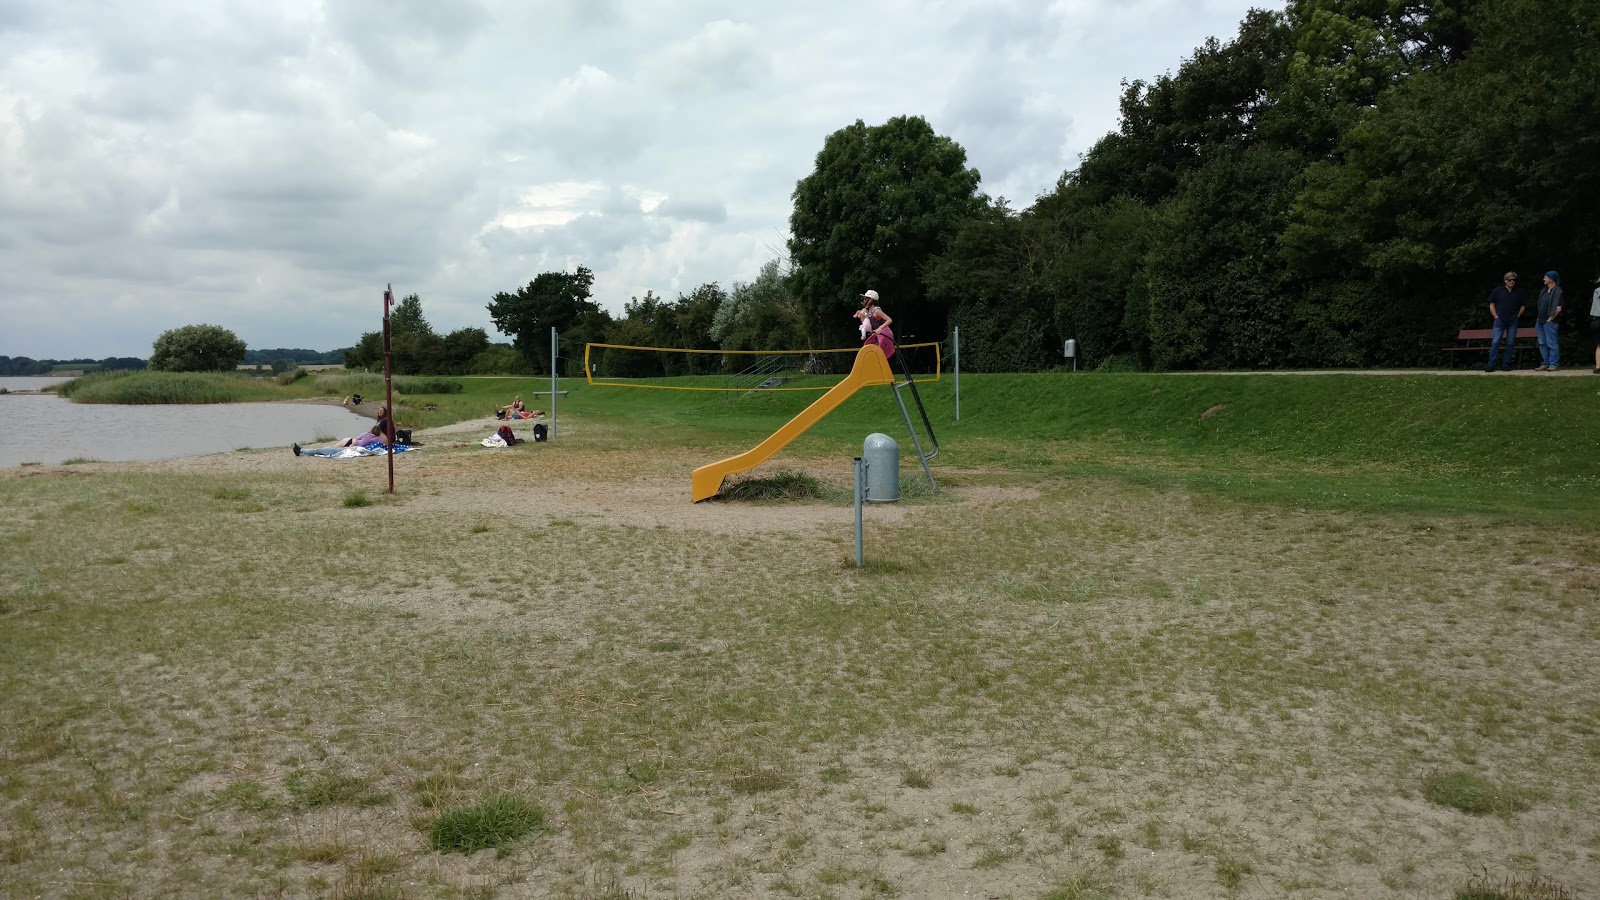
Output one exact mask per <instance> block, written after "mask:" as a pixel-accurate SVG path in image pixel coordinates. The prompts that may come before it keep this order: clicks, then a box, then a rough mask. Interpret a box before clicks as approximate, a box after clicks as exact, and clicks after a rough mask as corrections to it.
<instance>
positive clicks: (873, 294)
mask: <svg viewBox="0 0 1600 900" xmlns="http://www.w3.org/2000/svg"><path fill="white" fill-rule="evenodd" d="M861 296H863V297H866V298H867V299H868V300H871V301H872V302H873V303H877V302H878V292H877V291H867V292H866V293H865V294H862V295H861Z"/></svg>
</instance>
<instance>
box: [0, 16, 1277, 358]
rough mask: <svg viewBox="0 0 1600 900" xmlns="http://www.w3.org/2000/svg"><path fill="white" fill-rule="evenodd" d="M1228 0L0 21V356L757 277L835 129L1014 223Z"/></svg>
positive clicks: (316, 343)
mask: <svg viewBox="0 0 1600 900" xmlns="http://www.w3.org/2000/svg"><path fill="white" fill-rule="evenodd" d="M1248 6H1249V4H1248V2H1246V0H1203V2H1199V3H1195V2H1185V0H1127V2H1119V3H1111V4H1108V3H1104V2H1100V0H1095V2H1090V0H1055V2H1053V3H1038V2H1027V0H1010V2H1001V3H993V2H982V3H980V2H978V0H941V2H935V3H933V4H931V5H930V4H927V3H923V2H920V0H919V2H913V0H857V2H851V3H845V2H840V0H821V2H820V4H812V5H810V6H805V7H801V6H796V5H784V6H776V5H770V4H748V3H735V2H732V0H662V2H660V3H652V4H623V3H621V2H619V0H605V2H595V0H464V2H452V3H435V2H431V0H399V2H394V0H384V2H379V0H338V2H326V0H285V2H281V3H272V4H246V3H242V2H222V3H215V4H199V5H196V4H193V3H184V2H178V0H106V2H97V3H94V4H89V3H87V2H83V0H63V2H59V3H44V2H39V0H8V2H6V3H3V4H0V172H3V173H4V175H3V177H0V272H3V273H4V284H3V285H0V354H6V355H11V356H18V355H29V356H34V357H56V358H63V357H75V356H93V357H100V356H109V355H117V356H129V355H137V356H147V355H148V354H149V351H150V343H151V342H152V341H153V340H154V338H155V336H156V335H158V334H159V333H160V332H162V331H164V330H166V329H168V328H172V327H176V326H178V325H185V324H191V323H198V322H211V323H215V324H220V325H224V326H226V327H230V328H233V329H235V330H236V331H237V332H238V333H239V334H240V336H241V337H243V338H244V339H245V340H246V341H247V343H249V344H250V345H251V346H252V347H260V348H265V347H277V346H299V347H310V348H316V349H332V348H334V347H338V346H346V345H349V344H350V343H352V342H353V341H354V340H355V339H356V338H357V337H358V336H359V335H360V334H361V333H362V332H364V331H370V330H373V329H374V328H376V327H377V315H378V313H379V312H380V311H381V302H380V297H381V292H382V289H383V285H384V284H386V283H390V282H392V283H394V285H395V288H396V290H398V291H400V292H402V294H405V293H412V292H416V293H418V294H420V295H421V296H422V298H423V303H424V310H425V312H426V314H427V315H428V318H429V320H430V321H431V322H433V324H434V325H435V327H437V328H439V329H441V330H454V329H456V328H462V327H469V326H473V327H484V328H490V327H491V326H490V325H489V322H488V316H487V313H486V311H485V309H484V305H485V304H486V303H487V302H488V299H489V297H491V296H492V295H493V294H494V293H495V292H497V291H502V290H512V289H515V288H517V287H519V286H521V285H523V284H526V283H527V282H528V281H529V280H531V279H532V278H533V277H534V276H536V275H537V274H538V273H539V272H541V271H549V270H552V269H557V268H560V269H571V268H573V267H575V266H577V265H587V266H589V267H590V268H591V269H593V270H594V272H595V274H596V284H595V295H596V299H597V300H599V301H600V302H602V303H603V304H604V305H606V306H608V307H610V308H611V309H613V310H620V309H621V307H622V304H623V303H624V302H625V301H626V300H627V298H628V297H631V296H637V295H640V294H642V293H643V292H644V291H645V290H653V291H655V292H656V293H657V294H659V295H663V296H669V297H670V296H675V295H676V294H677V293H680V292H683V293H687V292H688V291H691V290H693V289H694V287H695V286H697V285H698V284H701V283H703V282H707V281H718V282H721V283H722V284H723V285H725V286H728V285H731V284H732V283H733V282H735V281H740V280H749V279H751V278H753V277H754V276H755V274H756V272H757V270H758V269H759V267H760V265H761V264H762V263H763V262H765V261H766V260H767V259H770V258H771V257H772V256H773V255H776V254H781V253H782V252H783V244H784V239H785V236H786V232H787V219H788V214H789V208H790V207H789V204H790V199H789V197H790V193H791V192H792V191H793V189H794V184H795V182H796V181H797V180H798V179H800V178H802V177H804V176H805V175H807V174H809V173H810V171H811V167H812V165H813V163H814V160H815V156H816V153H817V151H818V150H820V149H821V147H822V143H823V140H824V139H825V138H826V136H827V135H828V134H829V133H830V132H832V131H834V130H836V129H838V128H842V127H844V126H846V125H849V124H851V123H852V122H854V121H855V120H856V119H858V118H859V119H862V120H864V121H866V122H868V123H869V124H878V123H881V122H882V121H884V120H885V119H887V118H889V117H891V116H896V115H905V114H917V115H923V116H925V117H927V118H928V119H929V121H930V122H931V123H932V124H933V126H934V128H935V129H936V130H938V131H940V132H941V133H943V134H947V135H949V136H951V137H952V138H954V139H955V140H957V141H958V142H960V143H961V144H962V145H963V146H964V147H965V148H966V149H967V152H968V159H969V164H971V165H973V166H975V167H977V168H978V169H979V170H980V171H981V172H982V173H983V175H984V179H985V180H984V184H983V189H984V190H985V191H986V192H988V193H990V194H992V195H1001V194H1003V195H1005V196H1007V197H1010V198H1012V199H1013V201H1014V202H1015V203H1016V205H1019V206H1020V205H1025V204H1026V203H1027V202H1029V201H1031V199H1032V198H1033V197H1034V196H1035V195H1037V194H1038V193H1039V192H1041V191H1044V190H1047V189H1048V188H1049V187H1050V186H1051V185H1052V184H1053V183H1054V182H1055V180H1056V178H1057V177H1058V176H1059V175H1060V174H1061V172H1062V171H1063V170H1064V169H1066V168H1069V167H1070V166H1071V165H1073V164H1074V160H1075V159H1076V157H1077V154H1079V153H1081V152H1082V151H1083V150H1085V149H1087V148H1088V146H1089V145H1090V144H1091V143H1092V142H1093V141H1094V140H1095V139H1097V138H1098V137H1099V136H1100V135H1101V134H1103V133H1104V132H1106V131H1107V130H1109V129H1110V128H1112V127H1113V126H1114V124H1115V116H1116V109H1117V99H1118V90H1119V87H1118V85H1119V82H1120V80H1121V79H1123V78H1149V77H1152V76H1155V75H1158V74H1160V73H1161V72H1163V71H1167V70H1170V69H1173V68H1175V67H1176V66H1177V65H1178V63H1179V61H1180V60H1181V59H1182V58H1183V57H1184V56H1186V55H1188V54H1189V53H1190V52H1191V51H1192V50H1193V48H1194V47H1195V46H1196V45H1198V44H1199V43H1200V42H1201V41H1203V40H1204V39H1205V38H1206V37H1208V36H1212V35H1216V36H1220V37H1223V38H1226V37H1228V36H1230V35H1231V34H1233V33H1234V30H1235V28H1236V26H1237V23H1238V21H1239V20H1240V19H1241V18H1242V17H1243V16H1244V14H1245V11H1246V9H1247V7H1248Z"/></svg>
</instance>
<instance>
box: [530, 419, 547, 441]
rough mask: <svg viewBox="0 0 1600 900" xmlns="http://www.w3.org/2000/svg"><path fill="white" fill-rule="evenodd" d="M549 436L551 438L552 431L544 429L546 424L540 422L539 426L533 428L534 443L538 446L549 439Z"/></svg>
mask: <svg viewBox="0 0 1600 900" xmlns="http://www.w3.org/2000/svg"><path fill="white" fill-rule="evenodd" d="M549 436H550V429H548V428H546V427H544V423H543V422H540V423H538V424H536V425H534V426H533V441H534V443H536V444H537V443H540V442H542V441H544V440H545V439H546V438H548V437H549Z"/></svg>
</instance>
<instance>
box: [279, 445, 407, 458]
mask: <svg viewBox="0 0 1600 900" xmlns="http://www.w3.org/2000/svg"><path fill="white" fill-rule="evenodd" d="M411 449H413V448H411V447H407V446H406V445H405V444H396V445H395V448H394V452H396V453H406V452H409V451H410V450H411ZM300 455H301V456H320V457H323V458H324V459H355V458H356V457H358V456H383V455H384V452H383V447H382V446H381V445H374V446H371V447H318V448H317V449H315V450H301V451H300Z"/></svg>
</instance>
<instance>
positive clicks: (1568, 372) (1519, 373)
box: [1171, 367, 1600, 378]
mask: <svg viewBox="0 0 1600 900" xmlns="http://www.w3.org/2000/svg"><path fill="white" fill-rule="evenodd" d="M1171 374H1174V375H1472V376H1475V377H1478V378H1565V377H1567V376H1578V375H1581V376H1583V377H1585V378H1600V375H1595V374H1594V372H1593V371H1592V370H1590V369H1589V368H1587V367H1585V368H1582V369H1565V368H1564V369H1561V370H1560V371H1558V372H1536V371H1534V370H1533V369H1516V370H1513V371H1510V372H1493V373H1491V372H1485V371H1483V370H1482V369H1275V370H1263V371H1259V372H1173V373H1171Z"/></svg>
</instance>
